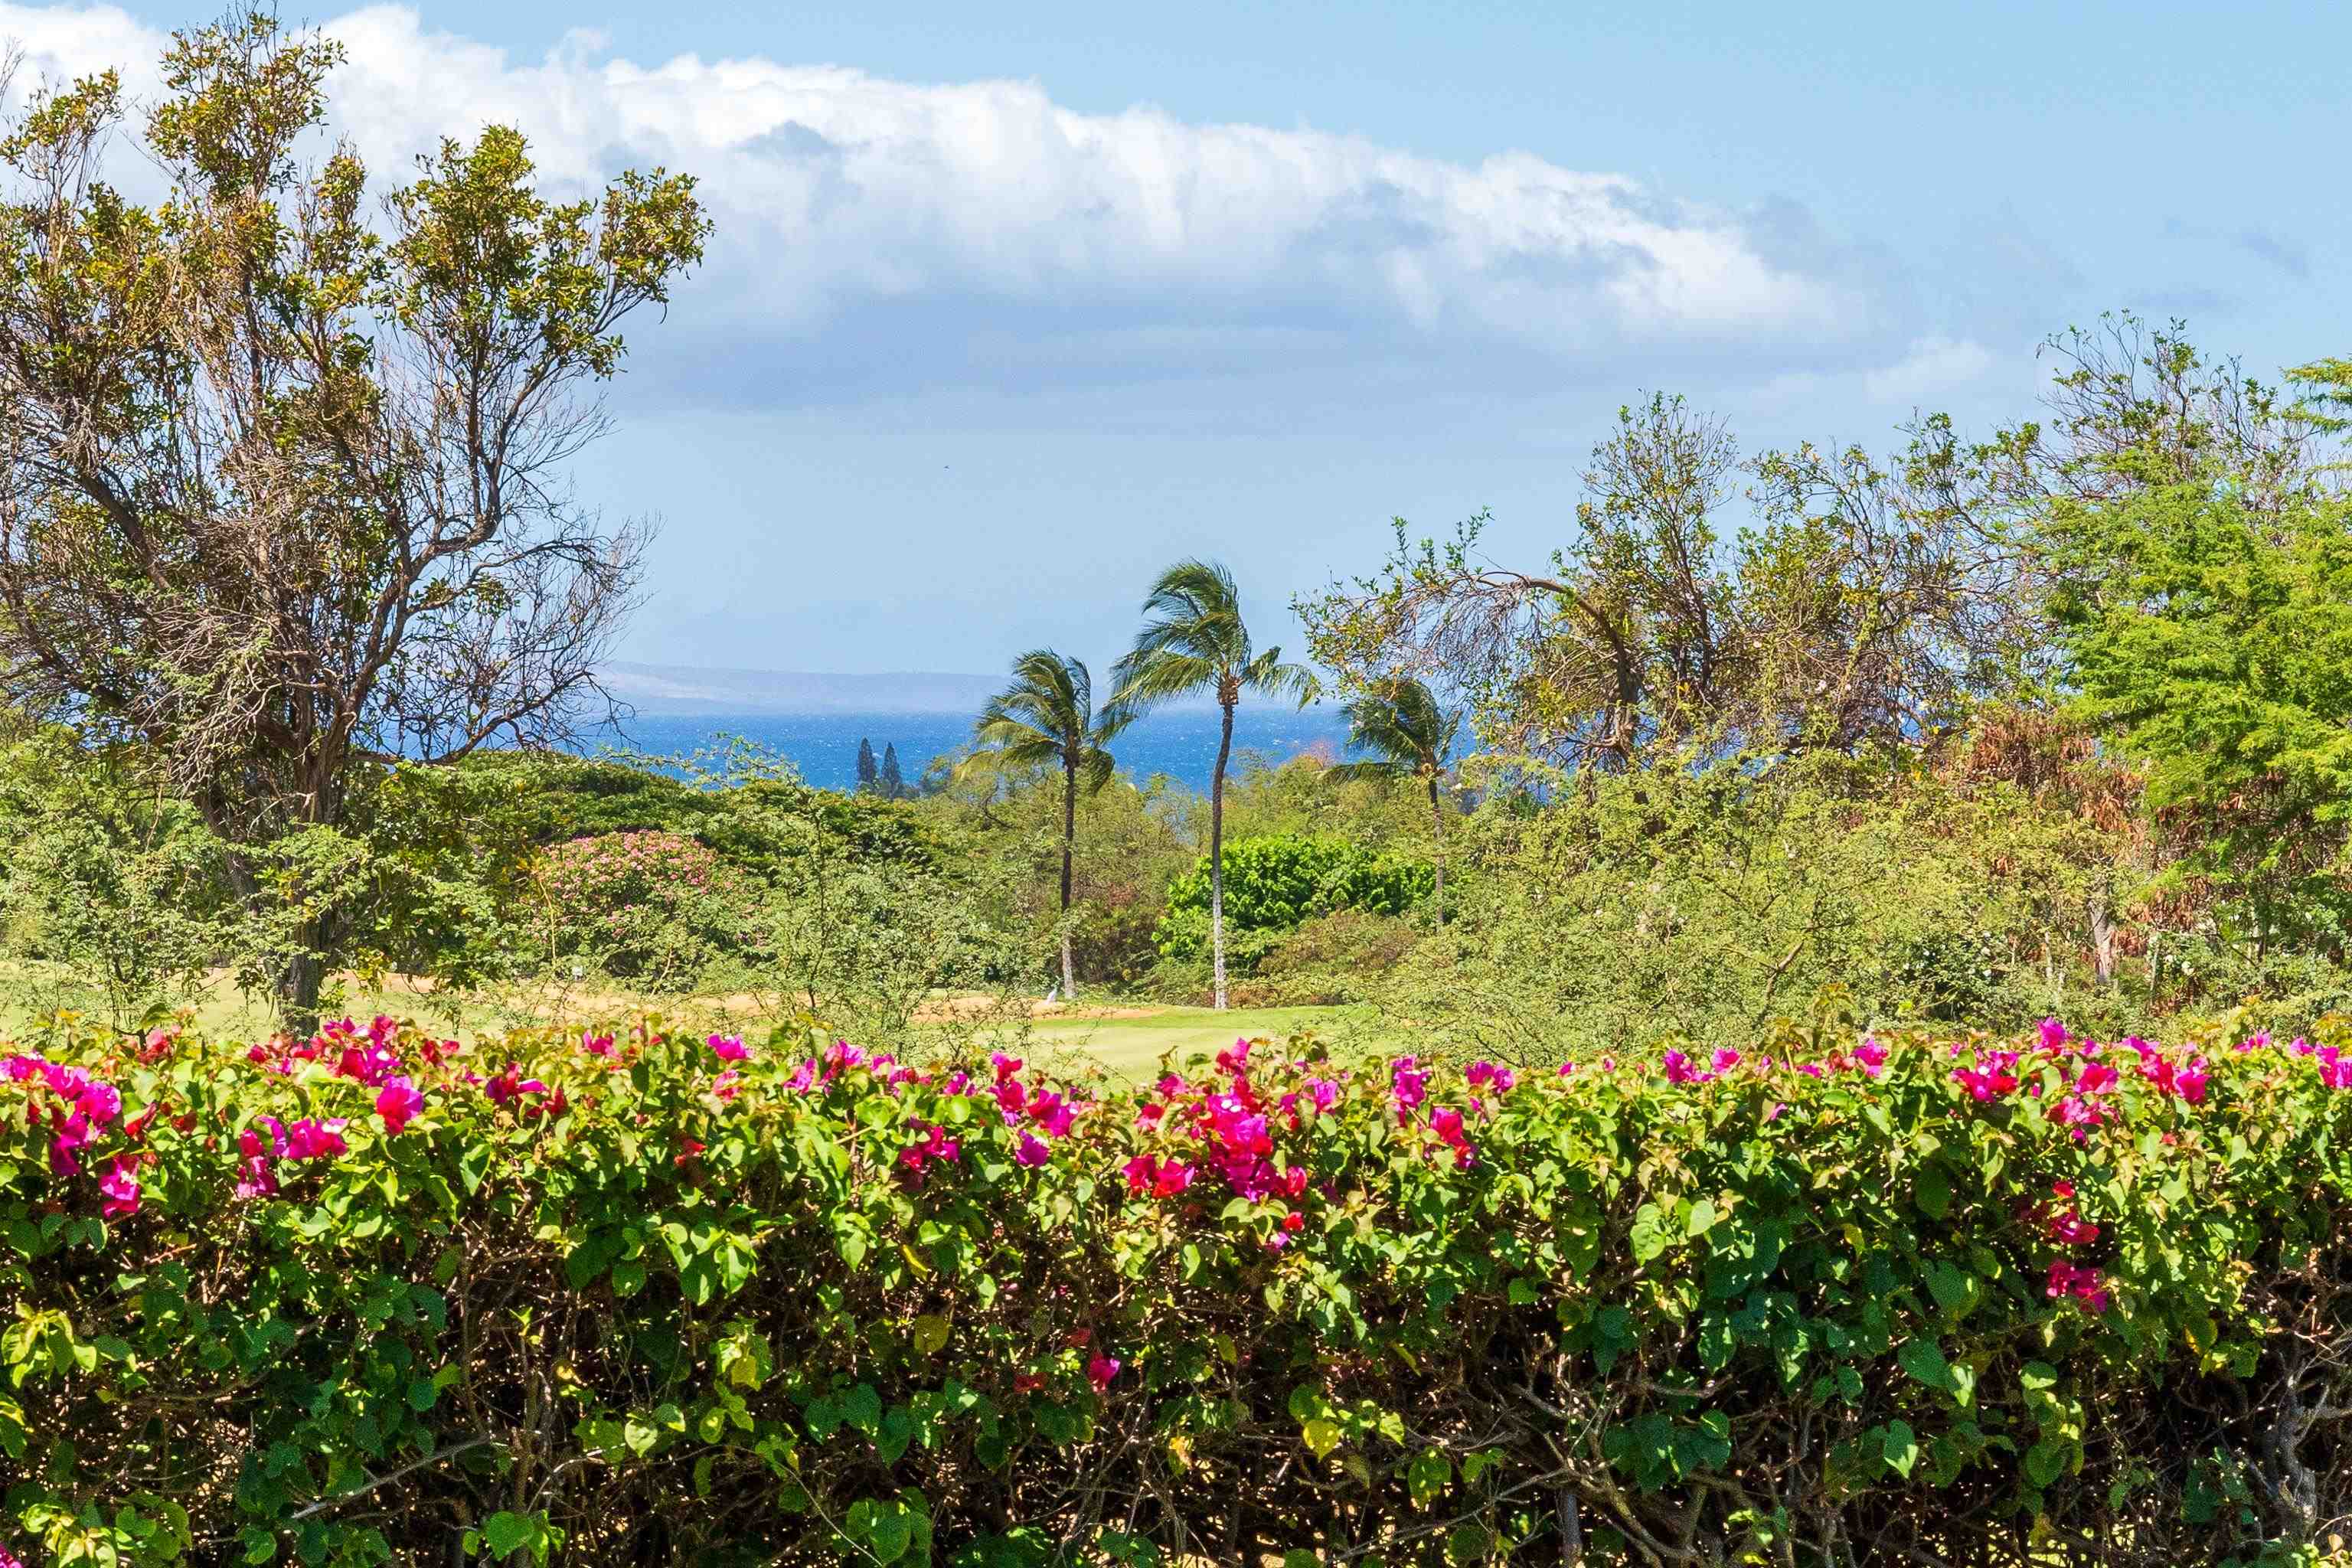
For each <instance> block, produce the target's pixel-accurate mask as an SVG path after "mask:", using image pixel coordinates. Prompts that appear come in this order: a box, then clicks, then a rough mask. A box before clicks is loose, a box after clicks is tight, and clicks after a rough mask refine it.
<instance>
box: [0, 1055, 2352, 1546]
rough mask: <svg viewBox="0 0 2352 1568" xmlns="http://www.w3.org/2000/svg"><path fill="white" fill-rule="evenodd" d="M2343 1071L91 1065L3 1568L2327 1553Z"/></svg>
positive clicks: (55, 1170)
mask: <svg viewBox="0 0 2352 1568" xmlns="http://www.w3.org/2000/svg"><path fill="white" fill-rule="evenodd" d="M2345 1045H2346V1042H2345V1041H2344V1040H2342V1039H2339V1038H2338V1037H2335V1036H2333V1035H2332V1034H2331V1035H2329V1036H2328V1037H2326V1038H2324V1039H2320V1040H2313V1039H2308V1038H2306V1039H2301V1040H2296V1041H2294V1042H2292V1043H2289V1044H2285V1045H2275V1044H2273V1043H2272V1042H2270V1041H2269V1040H2268V1039H2267V1038H2265V1037H2259V1036H2254V1035H2249V1036H2247V1037H2244V1038H2237V1037H2231V1036H2227V1035H2213V1036H2200V1037H2197V1038H2194V1039H2189V1040H2186V1041H2181V1042H2177V1043H2172V1044H2158V1043H2152V1042H2150V1041H2147V1040H2142V1039H2137V1038H2130V1039H2126V1040H2123V1041H2120V1042H2113V1043H2110V1042H2102V1041H2097V1040H2092V1039H2086V1038H2083V1037H2079V1036H2077V1035H2075V1034H2074V1033H2072V1032H2070V1031H2068V1030H2066V1029H2065V1028H2064V1027H2063V1026H2060V1025H2059V1024H2057V1023H2055V1022H2053V1023H2052V1024H2050V1025H2047V1026H2043V1027H2042V1029H2041V1030H2039V1031H2036V1032H2035V1033H2034V1034H2033V1035H2032V1036H2031V1037H2027V1038H2025V1039H2022V1040H2000V1039H1993V1038H1990V1037H1983V1036H1969V1037H1963V1038H1959V1039H1957V1040H1955V1039H1936V1038H1932V1037H1927V1036H1924V1035H1916V1034H1904V1035H1887V1036H1883V1037H1876V1038H1872V1037H1861V1038H1854V1037H1844V1038H1839V1037H1831V1036H1827V1035H1818V1034H1804V1033H1799V1034H1792V1035H1786V1036H1782V1037H1776V1038H1772V1039H1768V1040H1759V1041H1753V1042H1743V1043H1742V1044H1741V1045H1740V1046H1739V1047H1729V1046H1724V1047H1712V1048H1709V1049H1706V1050H1703V1051H1702V1050H1696V1049H1692V1048H1688V1047H1683V1048H1668V1049H1664V1050H1658V1051H1650V1052H1637V1051H1633V1050H1631V1049H1628V1050H1622V1051H1620V1052H1616V1053H1612V1054H1611V1055H1609V1056H1604V1057H1601V1058H1594V1059H1591V1060H1586V1061H1580V1062H1577V1063H1568V1064H1505V1063H1498V1062H1494V1061H1476V1062H1473V1063H1471V1064H1469V1065H1468V1066H1467V1068H1454V1067H1452V1066H1448V1065H1445V1058H1444V1053H1443V1052H1442V1051H1441V1050H1438V1049H1436V1048H1434V1047H1430V1048H1424V1049H1422V1050H1419V1051H1415V1052H1412V1053H1409V1054H1399V1055H1396V1056H1394V1057H1391V1058H1385V1059H1370V1060H1342V1059H1334V1058H1329V1057H1328V1056H1326V1055H1324V1054H1322V1053H1321V1052H1319V1051H1318V1050H1316V1049H1313V1048H1311V1047H1289V1048H1286V1047H1280V1046H1276V1045H1271V1044H1267V1043H1264V1042H1260V1043H1256V1044H1255V1045H1250V1044H1236V1045H1235V1046H1234V1047H1232V1048H1230V1049H1228V1050H1226V1051H1224V1052H1222V1053H1219V1054H1218V1055H1217V1057H1216V1058H1215V1059H1214V1060H1196V1061H1194V1062H1193V1063H1191V1064H1187V1065H1181V1066H1173V1067H1171V1068H1169V1070H1167V1071H1166V1072H1164V1073H1163V1074H1162V1075H1160V1077H1159V1078H1157V1079H1156V1080H1155V1081H1153V1082H1152V1083H1151V1084H1150V1085H1148V1086H1145V1087H1141V1088H1129V1087H1126V1086H1123V1085H1119V1084H1117V1083H1114V1082H1112V1081H1110V1080H1108V1079H1102V1078H1099V1077H1097V1078H1081V1079H1066V1078H1061V1077H1057V1076H1055V1075H1053V1074H1049V1073H1046V1072H1044V1071H1041V1070H1038V1069H1037V1068H1034V1067H1032V1066H1031V1065H1030V1064H1028V1063H1026V1062H1024V1061H1023V1060H1021V1059H1018V1058H1013V1057H1011V1056H1007V1055H1002V1054H1000V1055H998V1056H995V1057H993V1058H990V1059H988V1060H986V1061H984V1062H975V1063H970V1064H958V1063H951V1062H930V1063H908V1062H905V1061H900V1060H897V1059H894V1058H892V1057H890V1056H888V1055H884V1054H876V1053H870V1052H867V1051H866V1050H863V1049H861V1048H859V1047H856V1046H854V1045H851V1044H848V1043H846V1042H843V1041H837V1040H831V1039H828V1038H825V1037H815V1038H809V1037H803V1036H799V1035H795V1034H790V1033H779V1034H775V1035H772V1036H771V1037H766V1038H764V1039H762V1040H761V1041H759V1042H757V1043H750V1042H745V1041H743V1040H741V1039H740V1038H737V1037H732V1036H720V1037H709V1038H707V1039H702V1038H680V1039H673V1038H670V1037H666V1036H664V1035H662V1034H660V1033H658V1032H656V1031H655V1030H653V1029H651V1028H650V1027H647V1026H638V1027H635V1028H634V1029H631V1028H617V1029H606V1028H591V1029H585V1030H583V1029H579V1028H564V1029H548V1030H541V1031H529V1032H525V1033H521V1034H518V1035H513V1036H510V1037H505V1038H502V1039H498V1040H490V1041H481V1042H476V1043H473V1044H460V1043H459V1042H457V1041H453V1040H447V1039H441V1038H436V1037H432V1036H429V1035H425V1034H422V1033H419V1032H417V1031H415V1030H414V1029H411V1028H408V1027H405V1026H400V1025H397V1024H395V1023H394V1022H392V1021H391V1020H385V1019H379V1020H375V1021H374V1022H373V1023H372V1024H370V1025H368V1026H359V1025H357V1024H352V1023H348V1022H347V1023H339V1024H335V1025H331V1026H329V1027H327V1028H326V1029H324V1030H322V1031H320V1034H319V1035H317V1036H316V1037H311V1038H309V1039H302V1040H294V1039H282V1038H281V1039H276V1040H271V1041H266V1042H264V1043H262V1044H261V1045H259V1046H257V1047H250V1048H220V1047H212V1046H209V1045H207V1044H206V1043H205V1042H203V1041H201V1040H198V1039H194V1038H192V1037H166V1038H164V1039H163V1040H161V1041H160V1042H159V1041H157V1040H154V1039H151V1038H147V1037H111V1036H106V1035H96V1034H83V1033H76V1032H72V1031H70V1030H68V1031H61V1032H54V1033H52V1034H50V1035H47V1036H45V1037H42V1038H40V1039H37V1040H35V1041H32V1042H29V1043H28V1045H27V1046H26V1047H24V1048H20V1049H15V1050H10V1051H7V1052H5V1053H0V1236H5V1237H6V1240H7V1243H8V1246H9V1247H11V1248H12V1249H13V1250H12V1253H11V1255H10V1259H9V1261H8V1263H7V1266H6V1267H5V1268H0V1323H5V1325H7V1326H6V1327H5V1329H0V1372H5V1374H6V1375H5V1377H0V1454H5V1456H6V1457H7V1459H8V1464H9V1472H8V1473H9V1474H10V1475H11V1476H12V1477H13V1478H15V1479H12V1481H11V1482H10V1484H9V1486H8V1488H7V1489H6V1490H5V1510H0V1551H9V1550H13V1551H15V1552H17V1553H18V1554H20V1555H25V1554H29V1555H30V1557H31V1558H32V1560H37V1561H50V1560H56V1561H104V1560H107V1557H108V1555H109V1554H111V1557H112V1560H114V1561H117V1562H120V1563H127V1564H133V1565H138V1568H145V1565H148V1564H162V1563H182V1562H215V1561H254V1562H261V1561H268V1560H271V1559H272V1558H273V1557H274V1558H276V1559H277V1560H280V1561H291V1560H300V1561H314V1562H337V1563H373V1562H420V1563H421V1562H425V1561H441V1560H445V1559H446V1557H447V1555H448V1552H449V1550H450V1545H449V1542H450V1534H449V1521H453V1520H463V1521H470V1522H469V1524H468V1525H467V1528H469V1529H471V1530H474V1531H477V1532H478V1536H479V1538H480V1540H481V1541H483V1542H488V1543H489V1547H490V1549H491V1551H492V1554H493V1555H495V1554H496V1552H498V1551H504V1550H509V1548H511V1549H512V1550H515V1551H522V1550H523V1549H524V1548H525V1547H526V1546H528V1547H529V1548H530V1552H532V1553H534V1554H536V1553H539V1552H544V1553H545V1554H546V1556H547V1560H548V1561H550V1562H557V1561H561V1562H564V1563H629V1562H637V1561H653V1560H660V1561H709V1562H713V1563H717V1562H754V1561H756V1562H777V1563H817V1562H832V1561H851V1562H872V1561H880V1562H885V1563H898V1562H908V1563H913V1562H937V1563H971V1564H993V1563H1037V1564H1041V1565H1042V1564H1044V1563H1048V1562H1051V1561H1055V1552H1058V1551H1059V1550H1060V1547H1059V1546H1058V1545H1057V1544H1056V1543H1066V1542H1078V1543H1080V1544H1082V1545H1084V1546H1085V1547H1086V1549H1087V1550H1089V1551H1092V1552H1096V1553H1097V1556H1098V1557H1103V1558H1108V1559H1111V1560H1116V1561H1118V1562H1123V1563H1137V1562H1145V1561H1164V1560H1165V1557H1164V1556H1160V1557H1154V1556H1153V1555H1151V1554H1152V1553H1155V1552H1157V1553H1170V1552H1191V1553H1192V1554H1193V1555H1194V1556H1195V1557H1198V1558H1203V1559H1207V1560H1211V1561H1217V1562H1230V1561H1243V1560H1255V1554H1257V1553H1260V1552H1271V1553H1274V1554H1276V1555H1279V1554H1280V1553H1281V1552H1307V1553H1310V1554H1320V1555H1321V1556H1322V1558H1323V1559H1324V1560H1326V1561H1337V1560H1341V1559H1345V1560H1348V1561H1351V1562H1353V1561H1364V1560H1369V1559H1370V1558H1371V1557H1374V1556H1377V1557H1378V1558H1379V1559H1380V1560H1381V1561H1383V1562H1386V1563H1391V1564H1402V1563H1423V1562H1427V1563H1438V1562H1447V1563H1459V1562H1465V1561H1473V1560H1477V1559H1478V1558H1480V1557H1482V1556H1483V1557H1486V1558H1490V1559H1491V1558H1505V1557H1507V1558H1513V1559H1524V1560H1528V1561H1542V1562H1548V1563H1549V1562H1558V1561H1560V1560H1561V1558H1562V1556H1563V1552H1564V1551H1567V1550H1569V1549H1571V1548H1572V1550H1573V1551H1574V1552H1581V1553H1582V1558H1581V1560H1582V1561H1585V1562H1589V1563H1661V1562H1664V1563H1672V1562H1679V1561H1683V1560H1685V1559H1684V1558H1682V1557H1680V1556H1677V1555H1676V1554H1677V1553H1690V1554H1692V1556H1693V1560H1696V1561H1706V1560H1707V1556H1708V1553H1710V1552H1717V1551H1718V1550H1720V1551H1721V1552H1722V1553H1723V1554H1724V1556H1725V1558H1726V1560H1737V1559H1738V1558H1739V1557H1741V1556H1742V1555H1748V1556H1754V1557H1758V1558H1760V1559H1762V1560H1764V1561H1772V1560H1774V1556H1773V1554H1774V1553H1775V1552H1779V1551H1780V1547H1781V1546H1782V1545H1783V1544H1786V1545H1788V1546H1789V1547H1790V1550H1791V1551H1793V1552H1795V1553H1796V1555H1797V1559H1798V1560H1799V1561H1812V1560H1817V1559H1819V1558H1820V1557H1821V1556H1822V1554H1823V1553H1824V1552H1831V1551H1832V1549H1833V1548H1834V1546H1835V1543H1837V1542H1856V1541H1868V1542H1873V1543H1874V1550H1885V1551H1895V1550H1896V1549H1897V1548H1900V1551H1899V1552H1898V1553H1897V1554H1898V1555H1901V1556H1905V1557H1906V1559H1908V1560H1926V1561H1939V1560H1940V1561H1948V1562H1949V1561H1962V1560H2002V1559H2001V1558H2000V1552H2001V1551H2002V1550H2005V1548H2003V1547H2002V1546H2001V1545H2000V1543H2001V1542H2009V1541H2011V1540H2013V1539H2014V1540H2022V1539H2024V1534H2023V1532H2025V1531H2028V1530H2031V1531H2034V1532H2035V1535H2034V1539H2035V1540H2037V1541H2038V1542H2041V1543H2042V1544H2041V1545H2040V1546H2038V1547H2037V1548H2036V1550H2037V1551H2038V1552H2041V1553H2042V1556H2043V1557H2046V1558H2048V1559H2050V1560H2051V1561H2053V1562H2054V1561H2072V1562H2079V1563H2094V1562H2096V1563H2172V1562H2191V1561H2194V1562H2206V1561H2210V1562H2221V1561H2223V1560H2226V1559H2231V1558H2234V1559H2236V1560H2238V1561H2241V1562H2246V1563H2252V1562H2254V1561H2256V1560H2257V1559H2261V1558H2263V1554H2264V1553H2265V1552H2270V1553H2273V1555H2275V1554H2276V1553H2277V1552H2283V1551H2284V1550H2285V1549H2286V1547H2287V1546H2289V1545H2291V1544H2292V1543H2294V1542H2300V1541H2304V1540H2309V1539H2313V1538H2315V1532H2316V1531H2319V1530H2320V1529H2321V1527H2322V1526H2323V1525H2324V1523H2325V1521H2326V1520H2327V1519H2329V1518H2331V1517H2335V1516H2337V1515H2340V1514H2342V1513H2344V1512H2345V1511H2346V1510H2347V1509H2352V1462H2347V1461H2352V1421H2347V1416H2346V1415H2344V1411H2345V1410H2346V1409H2347V1408H2352V1373H2347V1372H2346V1371H2345V1370H2344V1369H2345V1368H2346V1367H2347V1364H2352V1328H2347V1324H2352V1250H2347V1237H2346V1234H2345V1228H2344V1222H2343V1220H2342V1218H2341V1217H2340V1216H2341V1215H2342V1214H2343V1212H2344V1207H2343V1199H2344V1194H2345V1188H2346V1184H2347V1179H2352V1092H2347V1089H2352V1081H2347V1079H2352V1074H2347V1071H2346V1070H2345V1069H2346V1068H2347V1064H2352V1057H2347V1055H2346V1051H2345ZM1538 1068H1539V1070H1537V1069H1538ZM467 1456H474V1457H475V1458H472V1459H471V1460H470V1461H469V1460H468V1458H467ZM2036 1521H2038V1522H2036ZM499 1542H507V1543H509V1544H508V1546H504V1547H502V1546H499V1544H498V1543H499ZM1837 1549H1840V1550H1842V1548H1837ZM77 1553H78V1554H79V1556H77V1555H76V1554H77ZM649 1554H650V1555H649Z"/></svg>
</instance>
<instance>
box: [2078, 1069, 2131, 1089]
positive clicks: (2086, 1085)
mask: <svg viewBox="0 0 2352 1568" xmlns="http://www.w3.org/2000/svg"><path fill="white" fill-rule="evenodd" d="M2122 1081H2123V1077H2122V1075H2121V1074H2120V1073H2118V1072H2116V1069H2115V1068H2111V1067H2107V1066H2105V1065H2104V1064H2101V1063H2093V1064H2091V1065H2090V1066H2088V1067H2085V1068H2084V1069H2083V1071H2082V1076H2080V1077H2079V1078H2077V1079H2075V1080H2074V1092H2075V1093H2077V1094H2105V1093H2108V1092H2109V1091H2111V1090H2112V1089H2114V1088H2115V1087H2116V1084H2118V1083H2120V1082H2122Z"/></svg>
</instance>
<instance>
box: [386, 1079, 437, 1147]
mask: <svg viewBox="0 0 2352 1568" xmlns="http://www.w3.org/2000/svg"><path fill="white" fill-rule="evenodd" d="M424 1109H425V1096H424V1095H423V1094H421V1093H419V1092H418V1091H417V1088H416V1086H415V1084H414V1083H411V1082H410V1081H409V1080H408V1079H404V1078H389V1079H384V1082H383V1088H382V1089H378V1090H376V1096H375V1113H376V1114H377V1115H378V1116H380V1117H382V1118H383V1130H384V1131H385V1132H386V1133H387V1134H389V1135H392V1136H398V1135H399V1133H400V1132H401V1131H403V1130H404V1129H405V1128H406V1127H407V1126H408V1123H409V1122H410V1121H412V1120H413V1119H414V1118H415V1115H416V1113H417V1112H418V1111H420V1110H424Z"/></svg>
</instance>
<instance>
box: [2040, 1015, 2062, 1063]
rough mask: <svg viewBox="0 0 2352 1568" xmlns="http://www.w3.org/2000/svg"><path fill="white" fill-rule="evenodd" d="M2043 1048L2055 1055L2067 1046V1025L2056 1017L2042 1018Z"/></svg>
mask: <svg viewBox="0 0 2352 1568" xmlns="http://www.w3.org/2000/svg"><path fill="white" fill-rule="evenodd" d="M2065 1048H2066V1026H2065V1025H2063V1024H2062V1023H2060V1022H2059V1021H2058V1020H2057V1019H2055V1018H2044V1019H2042V1049H2043V1050H2045V1051H2048V1052H2050V1053H2052V1054H2053V1055H2055V1054H2056V1053H2058V1052H2060V1051H2063V1050H2064V1049H2065Z"/></svg>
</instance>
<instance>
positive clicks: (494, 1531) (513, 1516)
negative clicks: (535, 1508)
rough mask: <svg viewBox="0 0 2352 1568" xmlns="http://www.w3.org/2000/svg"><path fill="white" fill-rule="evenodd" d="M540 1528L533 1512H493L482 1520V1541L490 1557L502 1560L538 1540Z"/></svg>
mask: <svg viewBox="0 0 2352 1568" xmlns="http://www.w3.org/2000/svg"><path fill="white" fill-rule="evenodd" d="M540 1530H541V1521H540V1517H539V1515H537V1514H535V1513H505V1512H501V1513H494V1514H492V1515H490V1517H489V1518H488V1519H486V1520H484V1521H482V1542H483V1544H484V1545H486V1546H488V1548H489V1552H490V1555H491V1556H492V1557H495V1558H499V1559H501V1560H503V1559H505V1558H508V1557H510V1556H512V1555H513V1554H514V1553H515V1552H520V1551H521V1550H522V1549H523V1548H524V1547H526V1546H529V1545H530V1544H531V1543H532V1542H536V1541H537V1540H539V1538H540Z"/></svg>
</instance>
